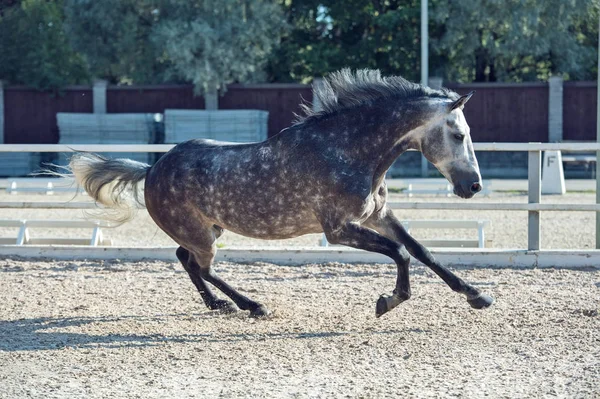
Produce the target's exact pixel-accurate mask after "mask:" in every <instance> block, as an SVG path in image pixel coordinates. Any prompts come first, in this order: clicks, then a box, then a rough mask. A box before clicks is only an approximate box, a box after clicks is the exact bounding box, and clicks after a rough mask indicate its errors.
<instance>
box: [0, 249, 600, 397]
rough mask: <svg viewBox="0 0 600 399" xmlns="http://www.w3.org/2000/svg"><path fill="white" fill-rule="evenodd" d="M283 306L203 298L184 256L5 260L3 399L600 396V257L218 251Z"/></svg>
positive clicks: (0, 346) (244, 284)
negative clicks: (368, 257)
mask: <svg viewBox="0 0 600 399" xmlns="http://www.w3.org/2000/svg"><path fill="white" fill-rule="evenodd" d="M217 270H218V271H219V272H220V274H221V275H222V276H223V277H224V279H225V280H226V281H229V282H230V283H231V284H233V285H234V286H236V287H240V288H243V289H242V292H244V293H245V294H246V295H248V296H251V297H253V298H255V299H257V300H260V301H263V302H264V303H265V304H266V305H267V306H268V307H270V308H271V310H273V311H274V316H273V317H272V318H271V319H268V320H255V319H251V318H249V317H248V315H247V313H246V312H239V313H237V314H233V315H224V314H219V313H217V312H211V311H208V310H206V308H204V306H203V305H202V304H201V303H200V298H199V296H198V294H197V293H196V292H195V290H194V288H193V286H192V284H191V282H190V280H189V279H188V277H187V274H185V272H184V271H182V268H181V267H180V266H179V265H178V264H175V263H165V262H139V263H106V262H105V263H102V262H66V261H55V262H52V261H23V260H10V259H8V260H0V276H1V277H0V278H1V281H2V288H1V289H0V397H1V398H238V397H252V398H279V397H285V398H314V397H334V398H337V397H339V398H354V397H357V398H387V397H393V396H396V395H400V396H401V397H411V398H420V397H466V398H481V397H491V398H511V399H512V398H532V397H569V398H594V397H595V398H597V397H598V393H599V392H600V334H599V331H600V316H598V310H599V307H598V304H599V303H600V271H598V270H588V271H582V270H580V271H573V270H554V269H551V270H510V269H489V268H488V269H478V270H465V269H461V270H457V273H458V274H459V275H460V276H462V277H463V278H465V279H466V280H468V281H471V282H472V283H474V284H475V285H476V286H478V287H480V288H481V289H482V290H484V291H485V292H488V293H490V294H492V295H493V296H495V298H496V300H497V302H496V303H495V304H494V306H493V307H492V308H490V309H488V310H485V311H476V310H472V309H471V308H470V307H469V306H468V305H467V303H466V301H465V300H464V299H463V298H462V297H460V296H459V295H456V294H454V293H453V292H452V291H451V290H450V289H448V288H447V287H446V286H445V285H444V284H443V283H442V282H441V280H440V279H439V278H437V277H436V276H434V275H433V274H432V273H431V272H430V271H428V270H426V269H425V268H423V267H413V268H412V283H413V297H412V299H411V300H410V301H408V302H406V303H404V304H401V305H400V306H399V307H398V308H396V309H395V310H393V311H392V312H390V313H388V314H386V315H384V316H383V317H381V318H380V319H376V318H375V316H374V306H375V301H376V300H377V298H378V296H379V294H381V293H386V292H389V291H390V290H391V289H392V287H393V283H394V279H395V268H394V267H392V266H391V265H340V264H327V265H305V266H301V267H285V266H276V265H271V264H254V265H240V264H231V263H221V264H218V265H217Z"/></svg>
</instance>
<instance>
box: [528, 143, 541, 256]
mask: <svg viewBox="0 0 600 399" xmlns="http://www.w3.org/2000/svg"><path fill="white" fill-rule="evenodd" d="M530 144H532V143H530ZM541 159H542V157H541V151H529V164H528V175H529V187H528V195H529V203H530V204H539V203H540V198H541V196H542V162H541ZM527 249H528V250H530V251H538V250H539V249H540V211H528V224H527Z"/></svg>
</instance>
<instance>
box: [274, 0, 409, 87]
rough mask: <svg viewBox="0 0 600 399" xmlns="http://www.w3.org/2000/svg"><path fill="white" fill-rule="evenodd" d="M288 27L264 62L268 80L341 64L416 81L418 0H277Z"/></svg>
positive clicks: (302, 76)
mask: <svg viewBox="0 0 600 399" xmlns="http://www.w3.org/2000/svg"><path fill="white" fill-rule="evenodd" d="M280 2H281V4H282V6H283V7H284V11H285V14H286V17H287V20H288V23H289V24H290V25H292V26H293V30H292V31H291V32H290V33H289V34H288V35H285V36H284V38H283V39H282V44H281V46H280V47H279V48H278V49H277V50H275V51H274V53H273V54H272V56H271V58H270V61H269V68H268V72H269V79H270V80H271V81H309V80H310V79H312V77H314V76H321V75H324V74H326V73H328V72H332V71H335V70H338V69H340V68H342V67H351V68H379V69H381V71H382V72H383V73H384V74H401V75H403V76H405V77H406V78H408V79H412V80H418V78H419V67H420V58H419V54H420V53H419V51H420V18H421V14H420V0H386V1H383V0H378V1H372V0H346V1H339V0H280Z"/></svg>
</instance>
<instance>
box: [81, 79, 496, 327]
mask: <svg viewBox="0 0 600 399" xmlns="http://www.w3.org/2000/svg"><path fill="white" fill-rule="evenodd" d="M315 94H316V96H317V97H318V99H319V101H320V103H321V105H322V110H321V111H319V112H313V111H312V110H311V109H310V108H308V107H306V106H305V107H304V111H305V115H304V116H302V117H299V119H298V120H297V121H296V123H295V124H294V125H292V126H291V127H289V128H287V129H284V130H283V131H281V132H280V133H279V134H277V135H275V136H273V137H271V138H269V139H268V140H266V141H263V142H259V143H244V144H236V143H224V142H218V141H213V140H190V141H187V142H183V143H181V144H178V145H177V146H175V147H174V148H173V149H172V150H171V151H169V152H168V153H166V154H165V155H164V156H163V157H161V158H160V160H159V161H158V162H157V163H156V164H154V165H153V166H149V165H146V164H142V163H138V162H135V161H131V160H125V159H105V158H103V157H100V156H97V155H93V154H87V153H81V154H76V155H75V156H74V157H73V158H72V159H71V162H70V168H71V170H72V172H73V174H74V175H75V178H76V179H77V181H78V182H79V184H81V185H82V186H83V187H84V188H85V190H86V191H87V192H88V194H89V195H90V196H91V197H92V198H94V199H95V200H96V201H98V202H100V203H102V204H104V205H106V206H108V207H112V208H116V209H118V210H122V211H124V216H123V218H122V219H121V221H125V220H127V219H128V218H130V217H131V216H132V211H133V208H134V207H135V202H138V203H140V204H142V203H145V206H146V208H147V209H148V212H149V214H150V215H151V217H152V219H153V220H154V221H155V222H156V224H157V225H158V226H159V227H160V228H161V229H162V230H164V231H165V232H166V233H167V234H168V235H169V236H170V237H171V238H172V239H173V240H175V241H176V242H177V243H178V244H179V245H180V247H179V248H178V249H177V251H176V254H177V257H178V259H179V260H180V261H181V263H182V264H183V267H184V268H185V270H186V271H187V272H188V274H189V276H190V278H191V280H192V282H193V283H194V284H195V286H196V288H197V289H198V291H199V293H200V295H201V296H202V299H203V300H204V302H205V304H206V306H207V307H208V308H210V309H220V310H222V311H226V312H233V311H236V310H237V308H239V309H242V310H249V311H250V314H251V315H252V316H265V315H267V314H269V311H268V310H267V308H266V307H265V306H264V305H262V304H260V303H259V302H256V301H254V300H251V299H249V298H247V297H245V296H244V295H242V294H240V293H239V292H238V291H237V290H235V289H234V288H232V287H231V286H229V285H228V284H227V283H226V282H224V281H223V280H222V279H221V278H220V277H219V276H218V275H217V274H216V273H215V272H214V270H213V268H212V267H211V265H212V263H213V260H214V257H215V253H216V252H217V246H216V240H217V239H218V238H219V236H221V234H223V231H224V230H231V231H233V232H235V233H237V234H241V235H244V236H248V237H253V238H260V239H283V238H291V237H297V236H299V235H303V234H308V233H321V232H324V233H325V235H326V237H327V240H328V241H329V242H331V243H334V244H342V245H347V246H350V247H353V248H359V249H363V250H366V251H372V252H378V253H381V254H384V255H387V256H388V257H390V258H391V259H393V260H394V262H395V263H396V265H397V272H398V274H397V280H396V285H395V288H394V290H393V291H392V293H391V294H390V295H382V296H381V297H380V298H379V300H378V301H377V303H376V316H377V317H379V316H381V315H383V314H384V313H386V312H388V311H390V310H391V309H393V308H395V307H396V306H398V305H399V304H400V303H402V302H403V301H406V300H407V299H409V298H410V283H409V276H408V274H409V267H408V266H409V262H410V255H412V256H413V257H415V258H416V259H418V260H419V261H421V262H422V263H424V264H425V265H427V266H428V267H430V268H431V269H432V270H433V271H434V272H435V273H436V274H438V275H439V276H440V277H441V278H442V279H443V280H444V281H445V282H446V283H447V284H448V285H449V286H450V288H451V289H452V290H454V291H456V292H458V293H461V294H464V295H465V296H466V298H467V302H468V303H469V304H470V305H471V306H472V307H473V308H477V309H481V308H485V307H488V306H490V305H491V304H492V302H493V299H492V297H490V296H488V295H485V294H482V293H480V292H479V290H477V289H476V288H474V287H473V286H471V285H469V284H467V283H466V282H464V281H463V280H462V279H460V278H459V277H457V276H456V275H455V274H453V273H452V272H451V271H450V270H448V269H447V268H446V267H444V266H443V265H441V264H440V263H439V262H438V261H437V260H436V259H435V258H434V257H433V256H432V255H431V253H430V252H429V251H428V250H427V249H426V248H425V247H424V246H423V245H421V244H419V243H418V242H417V241H416V240H415V239H414V238H412V237H411V236H410V234H408V233H407V232H406V230H405V229H404V228H403V227H402V224H401V223H400V222H399V221H398V219H396V217H395V216H394V215H393V213H392V211H391V210H390V209H389V208H388V207H386V200H387V188H386V184H385V173H386V171H387V170H388V169H389V167H390V166H391V165H392V163H393V162H394V161H395V160H396V158H398V156H400V155H401V154H402V153H403V152H405V151H406V150H408V149H416V150H419V151H421V152H422V153H423V155H424V156H425V157H426V158H427V159H428V160H429V161H430V162H431V163H433V164H434V165H435V166H436V167H437V169H438V170H439V171H440V172H441V173H442V174H443V175H444V176H445V177H446V178H447V179H448V180H449V181H450V183H452V184H453V185H454V192H455V194H456V195H458V196H459V197H462V198H471V197H472V196H473V195H474V194H476V193H477V192H479V191H480V190H481V176H480V173H479V166H478V164H477V159H476V158H475V153H474V151H473V145H472V142H471V137H470V131H469V130H470V129H469V126H468V125H467V122H466V120H465V116H464V114H463V111H462V109H463V107H464V105H465V103H466V102H467V101H468V100H469V98H471V95H472V94H473V93H472V92H471V93H469V94H467V95H464V96H459V95H458V94H456V93H454V92H452V91H450V90H446V89H443V90H433V89H430V88H428V87H423V86H421V85H418V84H414V83H410V82H408V81H407V80H405V79H403V78H401V77H381V76H380V73H379V71H377V70H359V71H356V72H351V71H350V70H348V69H344V70H341V71H339V72H336V73H333V74H332V75H330V76H329V77H328V78H327V79H325V80H324V82H323V84H322V85H321V86H320V87H319V88H317V89H316V93H315ZM144 180H145V183H144V201H141V198H138V197H136V195H137V193H138V192H139V191H140V190H141V188H140V185H141V183H142V182H144ZM207 283H210V284H211V285H213V286H214V287H216V288H218V289H219V290H220V291H222V292H223V293H224V294H225V295H227V296H228V297H229V298H230V299H231V300H232V301H233V302H234V303H235V306H234V304H232V303H231V302H229V301H227V300H222V299H218V298H217V296H216V295H215V294H214V293H213V291H212V290H211V288H210V287H209V286H208V284H207Z"/></svg>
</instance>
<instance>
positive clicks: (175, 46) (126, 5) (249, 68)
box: [66, 0, 285, 92]
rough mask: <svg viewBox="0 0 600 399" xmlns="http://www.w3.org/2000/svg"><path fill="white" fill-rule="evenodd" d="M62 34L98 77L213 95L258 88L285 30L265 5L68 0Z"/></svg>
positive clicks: (265, 0) (229, 0)
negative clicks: (177, 85) (238, 86)
mask: <svg viewBox="0 0 600 399" xmlns="http://www.w3.org/2000/svg"><path fill="white" fill-rule="evenodd" d="M66 2H67V7H66V9H67V12H66V14H67V20H66V25H67V30H68V31H69V32H70V36H71V37H72V38H73V44H74V46H75V48H76V49H77V50H79V51H81V52H82V53H83V54H85V55H86V57H87V59H88V62H89V64H90V68H91V70H92V71H93V72H94V74H95V75H96V76H98V77H102V78H106V79H109V80H111V81H113V82H128V81H131V82H146V83H153V82H163V81H165V80H168V81H185V82H192V83H193V84H194V85H195V87H196V89H197V91H198V92H201V91H207V90H209V91H214V90H216V89H219V88H223V87H224V86H225V85H227V84H229V83H232V82H249V81H252V80H255V79H256V78H257V77H258V76H260V73H261V72H262V70H263V66H264V64H265V62H266V59H267V56H268V55H269V54H270V53H271V51H272V49H273V48H274V47H275V46H276V45H277V44H278V42H279V37H280V34H281V32H282V31H283V30H284V29H285V23H284V19H283V15H282V13H281V10H280V8H279V6H278V5H277V4H275V3H273V2H272V1H269V0H253V1H250V0H220V1H218V2H214V1H208V0H189V1H177V0H103V1H95V0H66Z"/></svg>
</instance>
